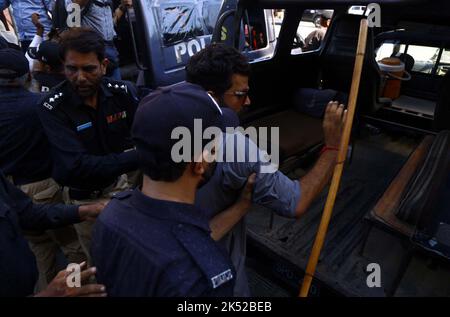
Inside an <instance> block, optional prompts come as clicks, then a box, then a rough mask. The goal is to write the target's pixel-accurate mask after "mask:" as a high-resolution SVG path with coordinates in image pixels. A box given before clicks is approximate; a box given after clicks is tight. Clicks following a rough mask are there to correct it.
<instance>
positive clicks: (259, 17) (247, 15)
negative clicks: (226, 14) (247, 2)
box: [243, 9, 268, 51]
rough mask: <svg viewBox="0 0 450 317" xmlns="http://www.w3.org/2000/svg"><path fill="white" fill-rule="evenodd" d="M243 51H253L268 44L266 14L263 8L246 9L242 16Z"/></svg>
mask: <svg viewBox="0 0 450 317" xmlns="http://www.w3.org/2000/svg"><path fill="white" fill-rule="evenodd" d="M243 27H244V37H245V45H244V51H255V50H260V49H263V48H266V47H267V46H268V38H267V28H266V16H265V14H264V10H263V9H247V10H245V12H244V17H243Z"/></svg>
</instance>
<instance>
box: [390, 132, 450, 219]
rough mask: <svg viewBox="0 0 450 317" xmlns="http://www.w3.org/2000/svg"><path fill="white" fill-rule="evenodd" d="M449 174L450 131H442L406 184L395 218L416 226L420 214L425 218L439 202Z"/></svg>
mask: <svg viewBox="0 0 450 317" xmlns="http://www.w3.org/2000/svg"><path fill="white" fill-rule="evenodd" d="M449 172H450V131H442V132H440V133H439V134H438V135H437V136H436V138H435V139H434V142H433V144H432V145H431V148H430V150H429V152H428V155H427V156H426V158H425V161H424V162H423V164H422V166H421V167H420V168H419V170H418V171H417V172H416V173H415V176H414V177H413V178H412V180H411V181H410V183H409V184H408V189H407V191H405V194H404V196H403V198H402V201H401V202H400V206H399V208H398V211H397V213H396V214H397V217H398V218H399V219H401V220H403V221H405V222H407V223H409V224H411V225H416V224H417V222H418V221H419V217H421V215H422V214H423V216H424V217H426V216H427V215H426V213H427V212H428V211H431V210H432V209H433V207H434V205H435V203H436V202H437V201H439V200H437V198H438V197H437V196H438V194H439V189H440V188H441V187H442V185H443V184H444V183H445V181H446V179H447V175H448V174H449ZM424 213H425V214H424Z"/></svg>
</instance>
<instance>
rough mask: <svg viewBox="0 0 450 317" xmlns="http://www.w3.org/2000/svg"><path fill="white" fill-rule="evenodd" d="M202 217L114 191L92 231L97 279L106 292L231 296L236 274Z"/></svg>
mask: <svg viewBox="0 0 450 317" xmlns="http://www.w3.org/2000/svg"><path fill="white" fill-rule="evenodd" d="M205 215H206V213H205V212H203V211H202V210H200V209H198V208H197V207H195V206H194V205H189V204H183V203H177V202H171V201H162V200H156V199H152V198H150V197H148V196H145V195H143V194H142V193H141V192H140V191H139V190H138V189H136V190H134V191H127V192H123V193H120V194H117V195H116V196H115V197H114V198H113V199H112V200H111V202H110V203H109V204H108V206H107V207H106V208H105V210H104V211H103V212H102V214H101V215H100V217H99V218H98V219H97V221H96V224H95V226H94V230H93V234H92V245H91V256H92V259H93V262H94V265H95V266H96V267H97V281H98V282H99V283H101V284H104V285H105V286H106V289H107V290H108V295H110V296H157V297H166V296H167V297H172V296H189V297H191V296H231V295H232V293H233V286H234V275H235V272H234V269H233V266H232V264H231V261H230V260H229V259H228V257H227V254H226V252H225V250H223V249H221V248H220V247H219V246H218V244H217V243H216V242H215V241H213V240H212V239H211V237H210V230H209V226H208V219H207V218H206V216H205Z"/></svg>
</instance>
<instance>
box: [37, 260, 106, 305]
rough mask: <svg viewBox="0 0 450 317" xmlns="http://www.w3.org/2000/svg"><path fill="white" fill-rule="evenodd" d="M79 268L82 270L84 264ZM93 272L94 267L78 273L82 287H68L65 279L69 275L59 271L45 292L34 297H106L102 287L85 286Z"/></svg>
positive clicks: (64, 271)
mask: <svg viewBox="0 0 450 317" xmlns="http://www.w3.org/2000/svg"><path fill="white" fill-rule="evenodd" d="M80 266H81V267H82V268H83V267H85V266H86V262H83V263H82V264H80ZM95 272H96V268H95V267H91V268H89V269H87V270H84V271H82V272H80V275H81V276H80V280H81V284H82V286H81V287H69V286H68V285H67V277H68V275H69V274H70V273H69V272H67V271H66V270H63V271H60V272H59V273H58V275H56V277H55V278H54V279H53V280H52V281H51V282H50V284H49V285H48V286H47V288H46V289H45V290H43V291H42V292H40V293H38V294H36V297H106V295H107V294H106V289H105V286H104V285H100V284H86V283H87V282H88V281H89V279H90V278H91V277H93V276H95ZM83 284H86V285H83Z"/></svg>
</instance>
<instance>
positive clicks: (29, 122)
mask: <svg viewBox="0 0 450 317" xmlns="http://www.w3.org/2000/svg"><path fill="white" fill-rule="evenodd" d="M28 74H29V73H28V61H27V59H26V58H25V56H24V55H23V53H22V51H20V50H16V49H10V48H8V49H0V117H1V118H2V120H0V131H1V133H0V169H2V170H3V171H4V173H6V175H7V176H8V178H9V179H10V180H11V181H12V182H13V183H14V184H15V185H16V186H17V187H19V188H20V189H21V190H22V191H23V192H25V193H26V194H27V195H28V196H29V197H30V198H32V200H33V201H34V202H37V203H55V202H61V201H62V197H61V191H60V187H59V185H58V184H57V183H56V182H55V181H54V180H53V179H51V167H52V161H51V159H50V155H49V152H50V147H49V144H48V140H47V136H46V135H45V132H44V129H43V127H42V125H41V122H40V120H39V118H38V117H37V107H38V101H39V99H40V98H41V95H39V94H35V93H32V92H29V91H28V90H26V89H25V88H24V85H25V82H26V81H27V79H28ZM26 238H27V239H28V240H29V242H30V247H31V249H32V250H33V252H34V254H35V256H36V259H37V264H38V268H39V273H40V276H39V288H40V289H42V288H43V287H45V286H46V285H47V283H48V282H50V281H51V280H52V279H53V278H54V277H55V276H56V274H57V272H58V270H57V265H56V264H57V261H56V259H57V253H58V251H59V248H60V247H61V249H62V251H63V253H64V255H65V256H66V258H67V259H68V260H69V262H77V263H78V262H82V261H84V260H86V256H85V255H84V253H83V250H82V249H81V246H80V244H79V242H78V237H77V234H76V232H75V229H74V228H73V226H67V227H65V228H60V229H57V230H49V231H27V232H26Z"/></svg>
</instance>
